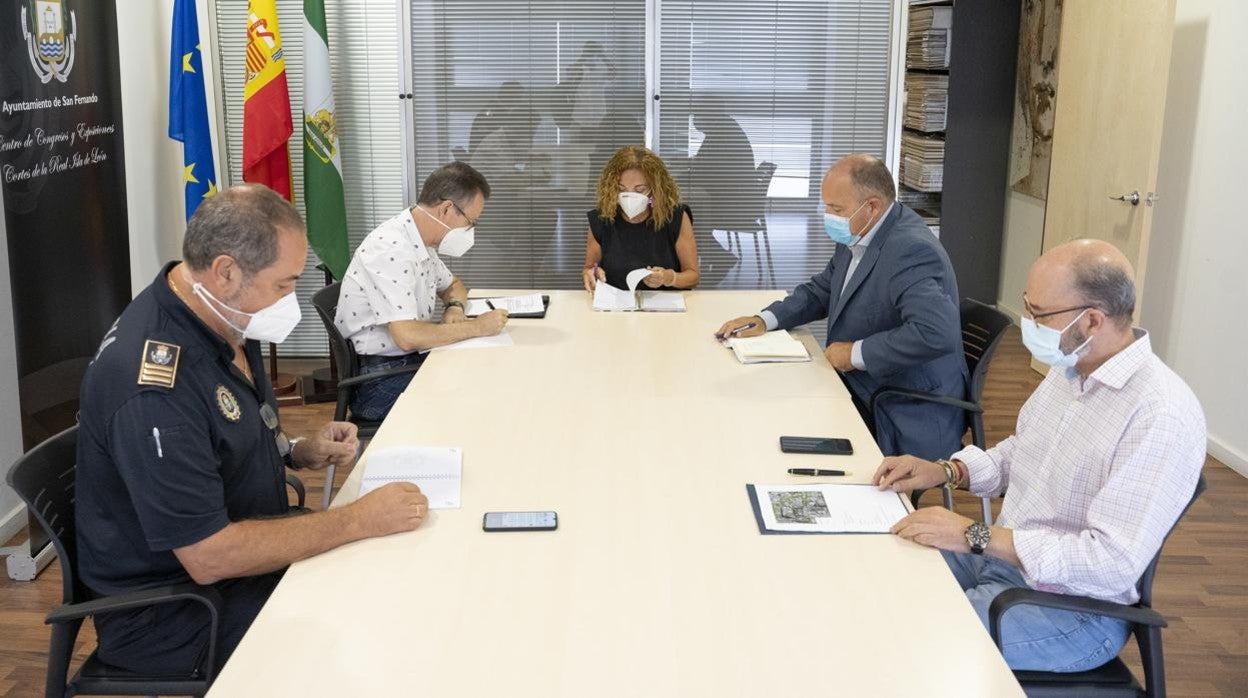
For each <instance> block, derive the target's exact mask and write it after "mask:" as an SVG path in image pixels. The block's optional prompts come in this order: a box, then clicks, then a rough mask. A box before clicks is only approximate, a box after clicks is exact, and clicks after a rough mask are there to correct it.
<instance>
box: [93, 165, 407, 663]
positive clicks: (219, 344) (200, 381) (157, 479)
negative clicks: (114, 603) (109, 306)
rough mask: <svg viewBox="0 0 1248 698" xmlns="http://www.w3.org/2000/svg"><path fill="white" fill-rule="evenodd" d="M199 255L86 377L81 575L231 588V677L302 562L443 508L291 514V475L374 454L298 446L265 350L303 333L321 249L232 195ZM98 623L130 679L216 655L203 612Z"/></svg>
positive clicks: (120, 329) (249, 196)
mask: <svg viewBox="0 0 1248 698" xmlns="http://www.w3.org/2000/svg"><path fill="white" fill-rule="evenodd" d="M183 257H184V261H183V262H181V263H176V262H175V263H170V264H169V265H167V266H166V267H165V268H164V269H162V270H161V272H160V274H159V275H158V276H157V277H156V280H155V281H154V282H153V283H152V285H151V286H149V287H148V288H147V289H145V290H144V291H143V292H142V293H140V294H139V295H138V297H136V298H135V299H134V302H133V303H131V304H130V306H129V307H128V308H126V310H125V312H123V313H122V315H121V317H120V318H118V320H117V322H116V324H115V325H114V326H113V328H112V330H111V331H109V333H108V335H107V336H106V337H105V339H104V341H103V342H102V343H101V345H100V348H99V351H98V353H97V354H96V356H95V360H94V362H93V363H92V365H91V367H90V368H89V369H88V371H87V374H86V378H85V379H84V382H83V386H82V406H81V416H80V425H81V429H80V435H79V441H78V473H77V487H76V489H77V504H76V507H77V524H78V551H79V566H80V568H81V569H80V572H81V576H82V580H83V581H84V582H85V583H86V585H87V586H88V587H89V588H90V590H91V591H92V592H94V593H97V594H101V595H103V594H118V593H124V592H129V591H136V590H140V589H144V588H150V587H155V586H162V585H167V584H178V583H184V582H188V581H192V580H194V581H195V582H197V583H199V584H205V585H213V586H214V587H216V589H217V590H218V591H219V592H220V594H221V596H222V598H223V599H224V602H225V609H224V617H223V618H222V636H223V646H222V647H221V648H220V649H219V651H218V654H217V657H218V659H219V662H220V663H221V664H223V663H224V662H225V660H226V659H227V658H228V657H229V655H230V653H231V652H232V651H233V649H234V648H235V647H236V646H237V645H238V642H239V640H240V639H241V638H242V635H243V633H244V632H245V631H246V630H247V628H248V626H249V625H250V624H251V622H252V620H253V619H254V618H255V616H256V614H257V613H258V612H259V610H260V607H261V606H262V605H263V604H264V602H265V600H266V599H267V598H268V596H269V594H270V593H271V592H272V590H273V588H274V586H275V585H276V584H277V582H278V580H279V579H280V577H281V574H282V572H283V571H284V570H285V568H286V567H287V566H288V565H289V564H291V563H292V562H295V561H297V560H301V559H304V558H307V557H310V556H312V555H316V554H318V553H321V552H324V551H326V550H329V549H331V548H334V547H337V546H339V545H343V544H345V543H348V542H351V541H354V540H359V539H361V538H367V537H371V536H381V535H387V534H390V533H394V532H398V531H406V530H411V529H414V528H416V527H417V526H419V525H420V523H421V521H422V520H423V518H424V516H425V514H426V511H427V508H428V501H427V500H426V499H425V497H424V495H422V494H421V493H420V490H419V488H417V487H416V486H415V485H411V484H406V483H404V484H401V485H395V486H387V487H384V488H381V489H379V490H377V491H375V492H373V493H370V494H368V495H366V496H364V497H361V498H360V499H359V500H357V501H356V502H354V503H352V504H349V505H347V506H345V507H339V508H336V509H334V510H331V511H326V512H318V513H313V514H303V515H294V514H292V513H291V512H290V511H289V505H288V500H287V494H286V491H285V467H286V466H287V465H289V466H291V467H295V468H322V467H324V466H326V465H328V464H329V463H331V462H332V463H335V464H337V465H348V464H350V463H351V461H352V460H353V459H354V457H355V452H356V449H357V447H358V443H359V442H358V439H357V437H356V433H355V426H354V425H351V424H346V423H341V422H331V423H330V424H328V425H327V426H326V427H325V428H324V429H323V430H322V431H321V432H319V433H318V434H316V435H315V436H312V437H311V438H308V439H304V440H300V439H296V440H295V442H294V443H293V444H292V442H291V441H290V440H288V439H287V438H286V436H285V435H284V434H283V433H282V430H281V426H280V425H279V424H278V420H277V405H276V401H275V400H274V397H273V388H272V386H271V385H270V383H269V380H268V377H267V376H266V375H265V372H264V368H263V365H262V360H261V355H260V342H261V341H274V342H280V341H282V340H283V339H285V337H286V335H287V334H289V332H290V331H291V330H292V329H293V328H294V326H295V324H296V323H298V321H299V306H298V304H297V303H295V298H294V289H295V281H296V280H297V279H298V277H299V275H300V273H302V271H303V268H304V262H305V260H306V258H307V234H306V231H305V229H304V227H303V222H302V221H301V220H300V218H299V214H298V213H296V212H295V209H294V208H293V207H292V206H291V205H290V204H289V203H287V202H286V201H284V200H282V199H281V198H280V197H279V196H277V195H276V194H274V193H273V192H272V191H270V190H269V189H266V188H264V187H260V186H255V185H244V186H241V187H235V188H232V189H228V190H225V191H222V192H221V193H219V194H217V195H216V196H215V197H213V198H211V199H208V200H207V201H205V202H204V203H202V204H201V205H200V206H199V208H198V209H197V210H196V212H195V215H194V217H193V218H192V219H191V221H190V223H188V224H187V229H186V238H185V241H184V243H183ZM95 623H96V630H97V633H98V635H99V642H100V649H99V652H100V658H101V659H102V660H104V661H105V662H108V663H110V664H113V665H115V666H119V667H123V668H126V669H131V670H135V671H144V672H166V671H167V672H189V671H190V670H191V669H192V668H193V667H194V666H196V665H197V663H198V661H199V660H200V659H201V658H202V656H203V653H204V652H205V651H206V648H207V641H208V617H207V612H206V611H205V610H204V609H203V607H202V606H200V605H199V604H194V603H191V602H187V603H186V604H181V605H179V604H163V605H158V606H154V607H148V608H144V609H142V610H138V611H133V612H116V613H111V614H107V615H101V616H98V617H97V618H96V619H95Z"/></svg>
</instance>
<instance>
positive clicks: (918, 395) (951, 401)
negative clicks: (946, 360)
mask: <svg viewBox="0 0 1248 698" xmlns="http://www.w3.org/2000/svg"><path fill="white" fill-rule="evenodd" d="M888 395H900V396H901V397H904V398H907V399H910V400H918V401H920V402H934V403H936V404H939V405H947V406H949V407H960V408H962V409H964V410H966V411H967V412H983V411H984V408H982V407H980V406H979V405H976V404H975V403H973V402H967V401H966V400H959V399H957V398H953V397H949V396H947V395H933V394H931V393H925V392H922V391H919V390H910V389H909V388H895V387H892V386H889V385H886V386H884V387H882V388H880V389H878V390H876V391H875V392H874V393H873V394H872V395H871V413H872V414H875V408H876V404H877V403H878V402H879V400H880V398H882V397H885V396H888Z"/></svg>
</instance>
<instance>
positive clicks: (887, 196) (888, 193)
mask: <svg viewBox="0 0 1248 698" xmlns="http://www.w3.org/2000/svg"><path fill="white" fill-rule="evenodd" d="M846 159H847V160H848V163H847V164H848V165H849V181H850V183H851V184H853V186H854V193H855V194H857V195H858V198H859V199H866V198H869V197H872V196H878V197H880V198H881V199H884V201H886V202H888V203H890V204H891V203H893V202H894V201H896V200H897V187H896V185H894V184H893V174H892V173H891V172H889V171H888V167H887V166H886V165H885V164H884V162H883V161H882V160H880V159H879V158H877V157H874V156H871V155H851V156H850V157H848V158H846Z"/></svg>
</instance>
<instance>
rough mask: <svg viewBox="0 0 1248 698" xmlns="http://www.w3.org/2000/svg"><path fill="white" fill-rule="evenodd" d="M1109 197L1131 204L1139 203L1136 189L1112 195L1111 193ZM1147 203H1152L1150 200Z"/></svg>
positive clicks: (1137, 204)
mask: <svg viewBox="0 0 1248 698" xmlns="http://www.w3.org/2000/svg"><path fill="white" fill-rule="evenodd" d="M1109 198H1110V199H1113V200H1114V201H1125V202H1127V203H1129V204H1131V205H1132V206H1139V205H1140V192H1139V190H1138V189H1137V190H1136V191H1133V192H1131V193H1130V194H1119V195H1118V196H1114V195H1112V194H1111V195H1110V196H1109ZM1149 205H1150V206H1151V205H1152V202H1151V201H1150V202H1149Z"/></svg>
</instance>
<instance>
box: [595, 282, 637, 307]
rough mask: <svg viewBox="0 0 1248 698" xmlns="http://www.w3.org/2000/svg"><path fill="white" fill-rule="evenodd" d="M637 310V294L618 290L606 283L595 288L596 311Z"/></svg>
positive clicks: (601, 283) (599, 283) (600, 283)
mask: <svg viewBox="0 0 1248 698" xmlns="http://www.w3.org/2000/svg"><path fill="white" fill-rule="evenodd" d="M636 309H637V294H636V293H634V292H632V291H625V290H623V289H618V288H616V287H614V286H612V285H610V284H608V283H607V282H605V281H599V282H598V284H597V285H596V286H594V310H602V311H606V312H614V311H628V310H636Z"/></svg>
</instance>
